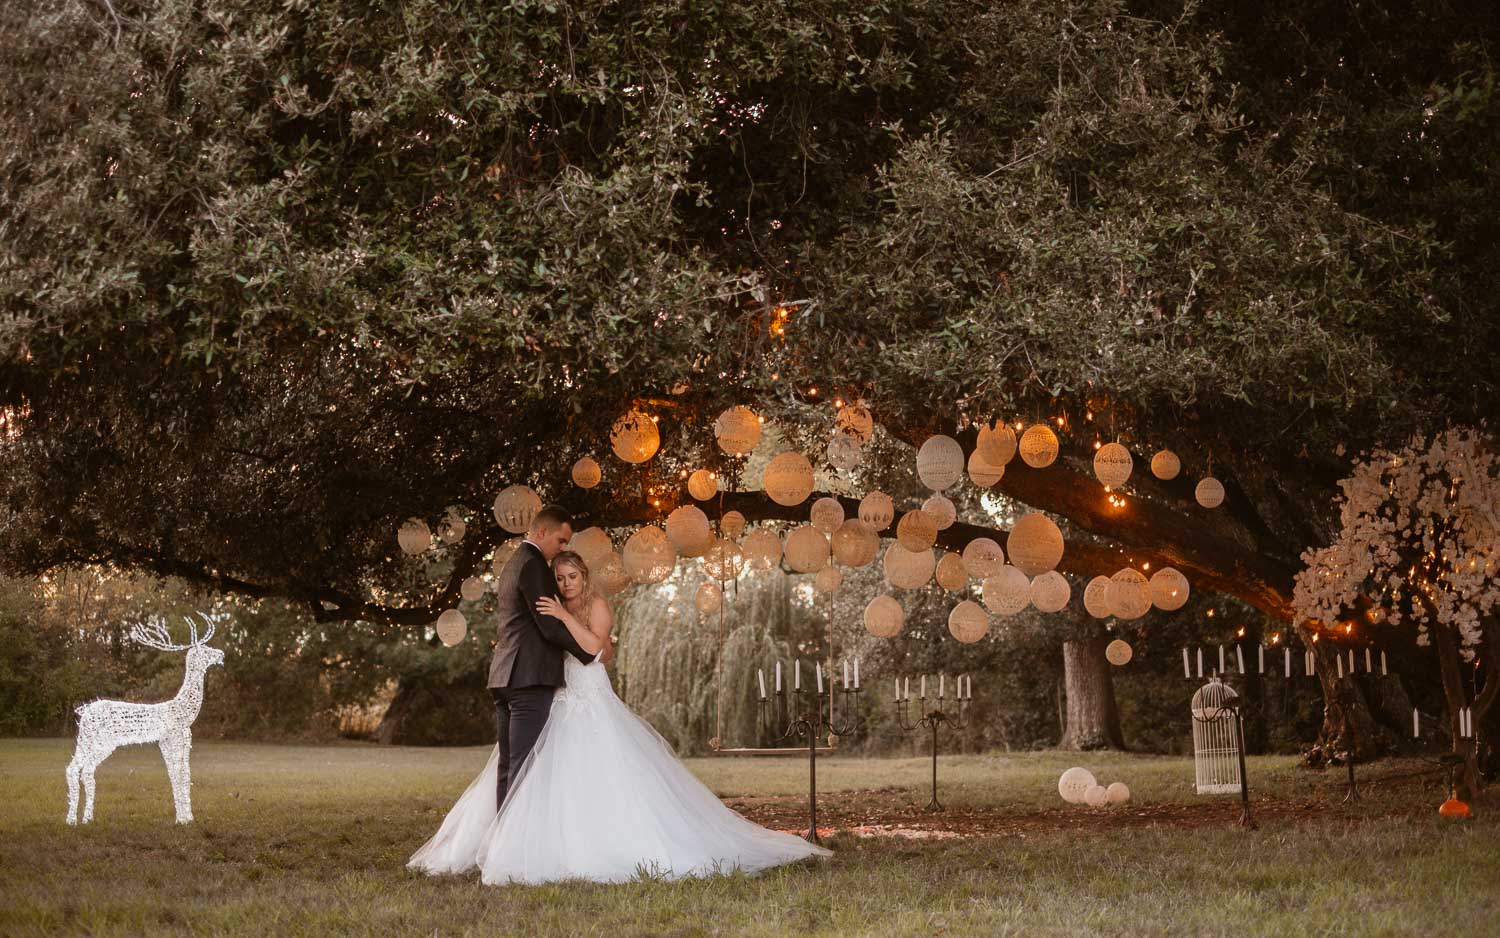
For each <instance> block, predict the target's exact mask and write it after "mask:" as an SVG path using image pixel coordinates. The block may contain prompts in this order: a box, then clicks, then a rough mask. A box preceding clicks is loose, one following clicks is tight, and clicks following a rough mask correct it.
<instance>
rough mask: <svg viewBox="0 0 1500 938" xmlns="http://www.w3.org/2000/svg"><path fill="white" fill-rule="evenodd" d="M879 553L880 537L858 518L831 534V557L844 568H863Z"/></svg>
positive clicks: (847, 522)
mask: <svg viewBox="0 0 1500 938" xmlns="http://www.w3.org/2000/svg"><path fill="white" fill-rule="evenodd" d="M878 553H880V536H879V535H878V534H876V533H875V532H874V531H872V530H870V526H869V525H868V524H865V523H864V522H863V521H861V520H859V519H858V518H850V519H849V520H848V521H845V522H844V523H843V524H841V525H839V526H838V529H837V530H835V531H834V532H833V556H834V559H836V560H837V561H838V562H839V563H841V564H843V565H844V566H846V567H863V566H866V565H867V564H869V563H871V562H873V561H874V560H875V555H876V554H878Z"/></svg>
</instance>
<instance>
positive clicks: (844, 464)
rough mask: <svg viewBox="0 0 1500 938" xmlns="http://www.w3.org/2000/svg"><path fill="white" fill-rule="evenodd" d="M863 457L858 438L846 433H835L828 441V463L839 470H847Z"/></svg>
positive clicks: (857, 463)
mask: <svg viewBox="0 0 1500 938" xmlns="http://www.w3.org/2000/svg"><path fill="white" fill-rule="evenodd" d="M863 458H864V451H863V450H861V449H860V447H859V440H856V439H855V438H854V437H852V436H850V435H849V434H847V433H835V434H834V435H833V439H831V440H829V441H828V464H829V465H830V466H832V467H833V468H835V469H837V470H838V471H839V472H848V471H849V470H851V469H853V468H854V467H855V466H858V465H859V463H860V460H862V459H863Z"/></svg>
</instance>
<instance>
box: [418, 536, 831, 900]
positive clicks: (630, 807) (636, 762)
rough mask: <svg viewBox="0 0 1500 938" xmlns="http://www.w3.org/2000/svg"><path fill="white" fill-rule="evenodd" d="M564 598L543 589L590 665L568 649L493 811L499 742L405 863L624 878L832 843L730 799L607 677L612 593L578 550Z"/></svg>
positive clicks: (800, 853) (495, 876) (500, 878)
mask: <svg viewBox="0 0 1500 938" xmlns="http://www.w3.org/2000/svg"><path fill="white" fill-rule="evenodd" d="M553 572H554V574H555V575H556V578H557V588H558V592H559V593H560V594H561V596H562V602H560V603H559V602H558V601H557V600H555V599H552V598H550V597H543V598H542V599H541V600H540V601H539V602H538V603H537V611H538V612H539V613H542V614H544V615H550V616H554V617H556V618H557V619H559V620H561V621H562V622H563V624H564V625H566V626H567V628H568V631H569V632H570V633H572V635H573V638H574V639H575V640H576V641H577V642H578V644H579V645H580V646H582V647H583V649H584V650H585V651H588V652H591V653H599V652H602V655H601V656H600V657H599V658H596V659H595V660H594V662H593V663H592V664H588V665H584V664H581V663H579V662H578V661H577V660H576V659H575V658H574V657H573V656H572V655H564V656H563V657H564V658H565V659H566V664H565V666H564V667H565V679H566V681H567V686H565V687H560V688H558V690H557V694H556V696H555V697H553V701H552V713H551V716H550V717H549V718H548V720H547V723H546V726H545V727H544V728H543V730H542V735H541V737H540V738H539V739H538V740H537V743H536V747H535V748H534V749H533V750H532V752H531V755H530V756H528V757H527V760H526V762H525V763H524V764H523V765H522V767H521V771H520V774H519V775H518V776H517V779H516V782H515V783H514V784H513V785H512V786H511V787H510V791H509V794H507V795H506V798H505V803H504V804H502V805H501V806H500V810H499V811H498V812H497V811H496V810H495V784H496V773H497V771H499V768H498V766H499V747H496V749H495V750H494V751H492V752H491V753H490V759H489V763H488V764H487V765H485V767H484V771H482V772H480V773H479V776H478V777H477V778H475V779H474V781H473V782H471V783H470V784H469V787H468V789H467V790H465V791H464V793H463V795H462V796H461V797H460V798H459V799H458V803H457V804H455V805H454V806H453V808H452V810H450V811H449V812H448V816H447V817H446V818H444V820H443V824H442V826H441V827H439V828H438V832H437V833H436V834H434V835H433V837H432V839H431V840H429V841H428V842H427V843H426V844H424V845H423V846H422V848H421V849H420V850H418V851H417V852H416V853H415V854H413V855H412V858H411V860H410V861H409V862H408V863H407V866H408V867H409V868H411V869H415V870H422V871H424V872H428V873H461V872H464V871H467V870H470V869H473V868H474V867H476V866H477V867H478V868H479V871H480V878H481V879H482V880H483V881H484V882H485V883H488V884H497V883H507V882H521V883H544V882H552V881H554V880H562V879H585V880H593V881H597V882H623V881H625V880H629V879H632V878H634V877H636V876H640V875H650V876H662V877H665V878H669V879H676V878H679V877H683V876H701V875H707V874H713V873H720V872H729V871H731V870H744V871H746V872H754V871H757V870H762V869H765V868H767V867H771V866H776V865H778V864H782V863H790V862H793V861H796V860H801V859H803V858H805V857H811V856H828V855H830V852H829V851H828V850H825V849H824V848H822V847H818V846H815V845H813V844H810V843H808V842H807V841H805V840H803V839H802V838H800V837H797V836H795V835H792V834H785V833H779V832H777V831H771V830H767V829H765V828H763V827H760V826H758V825H756V824H753V823H751V822H750V821H748V820H746V819H745V818H743V817H741V816H740V815H739V814H736V813H735V812H734V811H733V810H731V809H730V808H728V807H726V806H725V805H724V803H723V802H722V801H720V800H719V799H718V798H717V797H715V796H714V794H713V792H711V791H709V790H708V789H707V788H706V787H704V785H703V783H702V782H700V781H698V779H697V778H695V777H694V776H693V774H692V773H691V772H689V771H688V770H687V768H686V767H685V766H683V764H682V763H681V762H679V761H678V760H677V757H676V756H675V755H674V754H673V752H672V749H671V747H670V746H669V745H668V744H667V741H666V740H664V739H662V738H661V736H660V735H659V734H658V733H657V732H656V731H655V730H654V729H652V728H651V726H650V724H648V723H647V722H646V721H645V720H642V719H641V718H640V717H638V716H636V715H635V713H633V712H632V711H631V710H630V709H629V708H628V707H626V706H625V704H624V703H623V702H622V701H621V700H620V698H618V697H616V696H615V693H614V690H613V689H612V688H611V687H610V684H609V674H608V672H606V671H605V670H604V660H605V659H606V658H607V657H609V656H611V655H612V646H611V644H610V639H609V634H610V630H611V629H612V628H613V627H614V621H613V616H612V615H611V614H610V610H609V604H608V603H607V602H605V600H604V598H603V597H602V596H599V595H597V594H596V593H595V592H594V590H593V589H592V588H590V585H589V568H588V565H587V564H586V563H584V560H583V558H582V557H580V556H578V555H577V554H575V553H573V552H571V551H564V552H562V553H560V554H558V556H557V559H556V560H555V561H553Z"/></svg>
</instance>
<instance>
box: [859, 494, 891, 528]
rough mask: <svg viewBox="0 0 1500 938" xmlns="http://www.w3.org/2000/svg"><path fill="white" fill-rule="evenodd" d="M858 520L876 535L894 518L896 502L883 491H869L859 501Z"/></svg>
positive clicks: (888, 525) (889, 524)
mask: <svg viewBox="0 0 1500 938" xmlns="http://www.w3.org/2000/svg"><path fill="white" fill-rule="evenodd" d="M859 520H861V521H863V522H864V523H865V524H867V525H869V526H870V530H871V531H874V532H875V533H876V534H877V535H878V534H879V533H880V532H881V531H884V530H885V529H886V528H888V527H890V526H891V522H892V521H894V520H896V503H895V502H893V501H891V497H890V496H889V495H887V494H885V493H884V492H879V491H876V492H871V493H870V494H868V495H866V496H865V497H864V498H862V499H860V501H859Z"/></svg>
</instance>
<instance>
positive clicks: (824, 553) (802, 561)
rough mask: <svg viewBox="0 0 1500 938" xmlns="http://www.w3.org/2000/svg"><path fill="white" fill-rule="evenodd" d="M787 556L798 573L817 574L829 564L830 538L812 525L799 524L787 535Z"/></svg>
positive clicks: (789, 564) (787, 560) (788, 563)
mask: <svg viewBox="0 0 1500 938" xmlns="http://www.w3.org/2000/svg"><path fill="white" fill-rule="evenodd" d="M785 556H786V563H787V566H789V567H791V568H792V569H793V570H795V571H797V572H798V573H815V572H817V571H818V570H821V569H823V567H824V566H825V565H826V564H827V563H828V538H827V537H825V536H824V535H823V532H822V531H819V530H818V529H817V528H815V527H813V526H812V525H810V524H799V525H798V526H797V527H795V528H792V530H791V531H790V532H788V533H787V536H786V553H785Z"/></svg>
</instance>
